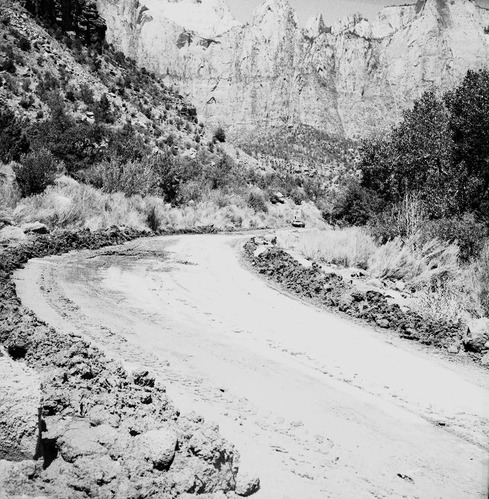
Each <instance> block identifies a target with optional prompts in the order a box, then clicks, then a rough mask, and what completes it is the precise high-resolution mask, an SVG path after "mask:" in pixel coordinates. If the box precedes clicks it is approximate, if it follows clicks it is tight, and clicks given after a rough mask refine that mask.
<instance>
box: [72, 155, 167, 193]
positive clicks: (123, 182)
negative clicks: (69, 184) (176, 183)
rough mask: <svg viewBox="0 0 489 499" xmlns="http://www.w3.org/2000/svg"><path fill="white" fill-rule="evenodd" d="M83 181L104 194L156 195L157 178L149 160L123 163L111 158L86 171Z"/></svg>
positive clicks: (118, 159)
mask: <svg viewBox="0 0 489 499" xmlns="http://www.w3.org/2000/svg"><path fill="white" fill-rule="evenodd" d="M82 176H83V179H84V180H85V181H86V182H88V183H90V184H92V185H93V186H95V187H98V188H100V189H102V190H103V191H104V192H107V193H112V192H123V193H124V194H125V195H126V196H134V195H136V194H139V195H142V196H146V195H148V194H157V193H158V192H157V191H158V178H157V175H156V172H155V171H154V168H153V165H152V162H151V160H149V159H145V160H140V161H138V160H135V161H128V162H126V163H123V162H122V161H121V160H120V158H112V159H111V160H110V161H103V162H101V163H99V164H98V165H96V166H94V167H92V168H90V169H88V170H86V171H85V172H84V173H83V174H82Z"/></svg>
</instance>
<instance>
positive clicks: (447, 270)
mask: <svg viewBox="0 0 489 499" xmlns="http://www.w3.org/2000/svg"><path fill="white" fill-rule="evenodd" d="M458 253H459V249H458V247H457V246H455V245H450V244H448V243H446V242H445V241H440V240H439V239H431V240H428V241H424V242H423V241H422V239H421V237H420V236H419V235H418V234H416V235H414V236H412V237H410V238H409V239H407V240H402V239H401V238H399V237H398V238H395V239H393V240H392V241H388V242H387V243H386V244H384V245H382V246H379V248H378V249H377V250H376V251H375V252H374V253H373V254H372V256H371V257H370V259H369V262H368V268H369V272H370V273H371V274H372V276H374V277H379V278H383V279H393V280H399V279H402V280H404V281H406V282H409V283H410V284H411V285H413V286H416V287H423V286H431V285H433V284H436V283H437V282H442V281H444V280H446V279H449V278H453V276H454V275H456V274H457V272H458V270H459V266H458Z"/></svg>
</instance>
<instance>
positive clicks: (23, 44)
mask: <svg viewBox="0 0 489 499" xmlns="http://www.w3.org/2000/svg"><path fill="white" fill-rule="evenodd" d="M17 45H18V47H19V48H20V50H23V51H24V52H28V51H29V50H30V49H31V42H30V41H29V40H28V39H27V38H26V37H25V36H21V37H20V38H19V41H18V42H17Z"/></svg>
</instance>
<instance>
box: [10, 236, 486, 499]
mask: <svg viewBox="0 0 489 499" xmlns="http://www.w3.org/2000/svg"><path fill="white" fill-rule="evenodd" d="M244 240H245V238H244V237H243V236H224V235H223V236H179V237H165V238H156V239H148V240H140V241H136V242H132V243H129V244H127V245H125V246H124V247H122V249H120V248H119V249H117V250H114V249H105V250H100V251H98V252H79V253H73V254H68V255H65V256H62V257H52V258H48V259H44V260H32V261H31V262H30V263H29V264H28V266H27V268H26V269H24V270H23V271H21V272H19V273H18V274H17V287H18V292H19V296H20V297H21V299H22V301H23V303H24V304H25V305H26V306H28V307H30V308H31V309H33V310H34V311H35V312H36V313H37V314H38V316H39V317H40V318H41V319H43V320H45V321H47V322H48V323H50V324H52V325H53V326H54V327H56V328H57V329H58V330H59V331H65V332H71V331H78V332H80V333H82V334H84V335H86V336H87V337H88V338H89V339H90V340H91V341H93V342H95V343H96V344H98V345H99V346H100V347H101V348H103V349H104V351H106V352H107V353H108V354H109V355H111V356H113V357H116V358H118V359H120V360H121V361H123V362H124V364H125V365H126V366H128V367H129V368H131V367H133V366H146V367H148V368H149V369H151V370H152V371H153V372H155V373H156V374H157V376H158V377H159V379H160V380H161V381H162V382H163V383H164V384H166V386H167V389H168V393H169V395H170V396H171V398H172V399H173V400H174V402H175V405H176V406H177V407H179V408H180V409H181V410H182V411H196V412H198V413H200V414H202V415H204V417H205V418H206V419H208V420H212V421H215V422H216V423H218V424H219V425H220V427H221V431H222V433H223V434H224V435H225V436H226V437H227V438H229V439H230V440H231V441H232V442H234V443H235V444H236V446H237V448H238V449H239V451H240V453H241V456H242V461H243V466H244V467H246V468H249V469H251V470H255V471H256V472H257V473H258V474H259V475H260V477H261V482H262V489H261V491H260V492H259V493H258V494H257V496H256V497H258V498H267V499H285V498H291V499H292V498H294V499H298V498H301V499H306V498H313V499H323V498H335V499H342V498H345V499H356V498H359V499H361V498H401V497H405V498H426V499H436V498H440V499H441V498H442V499H450V498H453V499H463V498H484V499H486V498H487V497H488V466H489V464H488V463H489V459H488V457H489V454H488V449H489V441H488V435H489V375H488V373H487V371H483V370H482V369H481V368H478V367H476V366H473V365H463V364H462V363H460V362H451V361H450V360H449V359H448V358H447V357H446V356H445V355H444V354H442V353H436V352H433V351H432V350H428V349H425V348H424V347H422V346H420V345H416V344H411V343H409V342H407V341H405V340H401V339H399V338H397V337H396V336H395V335H394V334H389V333H385V332H384V333H380V332H377V331H374V330H371V329H369V328H366V327H361V326H359V325H357V324H355V323H353V322H350V321H347V320H345V319H343V318H342V317H339V316H337V315H334V314H331V313H328V312H326V311H324V310H319V309H316V308H314V307H313V306H311V305H309V304H306V303H302V302H301V301H298V300H296V299H293V298H291V297H289V296H287V295H285V294H283V293H281V292H280V290H277V289H274V288H272V287H271V286H270V285H268V284H267V283H266V282H265V281H263V280H261V279H260V278H259V277H258V276H256V275H254V274H253V273H252V272H250V271H249V270H247V269H246V268H245V267H244V266H243V264H242V262H240V247H241V244H242V243H243V242H244Z"/></svg>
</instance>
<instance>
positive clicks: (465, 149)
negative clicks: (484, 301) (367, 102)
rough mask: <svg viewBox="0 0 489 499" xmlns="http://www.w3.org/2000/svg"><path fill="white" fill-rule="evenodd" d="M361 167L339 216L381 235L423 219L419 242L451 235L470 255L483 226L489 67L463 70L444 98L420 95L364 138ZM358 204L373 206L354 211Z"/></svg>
mask: <svg viewBox="0 0 489 499" xmlns="http://www.w3.org/2000/svg"><path fill="white" fill-rule="evenodd" d="M359 166H360V169H361V171H362V178H361V181H360V185H359V186H354V188H353V191H352V192H350V191H347V193H346V194H345V195H344V196H343V197H340V198H339V200H338V202H337V206H336V207H335V210H336V213H337V214H338V217H339V218H340V219H342V220H344V221H346V222H349V223H365V222H367V221H369V222H370V225H371V227H372V230H373V233H374V235H376V236H377V237H378V238H379V240H382V241H386V240H389V239H393V238H395V237H397V236H402V237H409V236H410V235H412V234H413V233H415V232H418V231H419V230H420V226H421V225H422V226H423V227H422V229H421V232H423V233H424V234H425V235H424V237H425V240H428V239H430V238H440V239H442V240H444V241H447V242H449V243H453V242H455V241H456V242H457V244H458V245H459V246H460V249H461V251H460V257H461V258H462V259H464V260H466V259H468V258H471V257H474V256H476V255H477V254H478V252H480V250H481V247H482V243H481V241H482V239H483V238H484V237H485V235H486V234H487V230H486V228H485V227H486V226H487V225H488V224H489V71H487V70H480V71H469V72H468V73H467V75H466V77H465V78H464V79H463V81H462V82H461V83H460V85H459V86H458V87H456V88H455V89H454V90H452V91H450V92H447V93H445V94H444V95H442V96H437V95H436V94H435V93H434V92H426V93H424V94H423V95H422V96H421V98H420V99H418V100H417V101H415V103H414V106H413V108H412V109H410V110H408V111H406V112H405V113H404V116H403V121H402V122H401V123H400V124H399V125H397V126H396V127H394V128H393V129H392V130H391V133H390V134H389V136H387V137H385V138H381V139H371V140H368V141H365V142H364V143H363V145H362V148H361V156H360V161H359ZM374 198H377V199H378V201H379V202H378V203H377V204H374V205H373V206H372V205H370V204H368V202H369V199H374ZM408 200H410V201H408ZM413 200H416V202H415V203H414V202H413ZM364 203H365V204H366V205H367V207H370V208H372V209H370V210H369V209H363V211H362V210H360V212H361V214H362V215H363V216H355V217H353V216H352V215H351V213H356V212H357V211H359V210H358V206H360V208H364ZM406 203H407V204H406Z"/></svg>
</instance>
